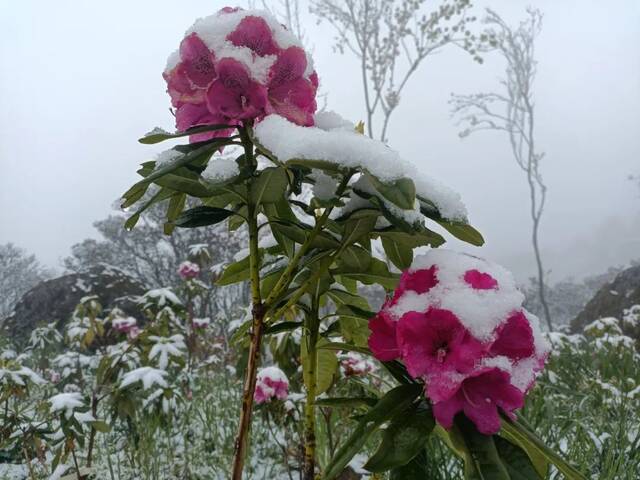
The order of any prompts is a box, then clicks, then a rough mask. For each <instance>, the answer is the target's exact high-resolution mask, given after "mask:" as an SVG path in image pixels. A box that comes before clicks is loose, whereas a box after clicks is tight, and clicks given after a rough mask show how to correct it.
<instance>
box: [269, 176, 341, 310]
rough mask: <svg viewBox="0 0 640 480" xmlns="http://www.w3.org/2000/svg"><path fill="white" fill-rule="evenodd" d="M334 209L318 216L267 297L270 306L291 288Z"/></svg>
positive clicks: (339, 193)
mask: <svg viewBox="0 0 640 480" xmlns="http://www.w3.org/2000/svg"><path fill="white" fill-rule="evenodd" d="M352 176H353V171H350V172H349V173H348V174H346V175H345V176H344V177H343V178H342V181H341V182H340V184H339V185H338V187H337V189H336V197H337V198H340V196H341V195H342V194H343V193H344V191H345V189H346V188H347V185H348V184H349V180H350V179H351V177H352ZM332 211H333V207H328V208H326V209H325V210H324V212H323V213H322V215H321V216H320V218H318V220H317V221H316V224H315V225H314V227H313V230H311V232H310V233H309V236H308V237H307V238H306V240H305V242H304V243H303V244H302V245H301V246H300V248H299V249H298V251H297V252H296V254H295V255H294V256H293V258H292V259H291V261H290V262H289V264H288V265H287V268H286V269H285V270H284V272H282V275H281V276H280V278H279V279H278V281H277V282H276V284H275V286H274V287H273V289H272V290H271V293H270V294H269V296H268V297H267V298H266V300H265V304H266V305H268V306H270V305H271V303H272V302H273V301H274V300H275V299H277V298H278V297H279V296H280V295H281V294H282V293H283V292H284V291H285V290H286V289H287V288H289V284H290V283H291V280H292V279H293V273H294V271H295V269H296V268H297V267H298V264H299V263H300V260H301V259H302V257H304V256H305V255H306V254H307V252H308V251H309V248H310V247H311V244H312V242H313V240H314V239H315V238H316V236H317V235H318V234H319V233H320V232H321V231H322V228H323V227H324V225H325V224H326V223H327V220H328V219H329V215H330V214H331V212H332Z"/></svg>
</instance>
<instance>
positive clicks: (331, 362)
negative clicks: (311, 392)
mask: <svg viewBox="0 0 640 480" xmlns="http://www.w3.org/2000/svg"><path fill="white" fill-rule="evenodd" d="M327 343H329V341H328V340H327V339H326V338H320V339H319V340H318V343H317V344H316V372H315V373H316V375H315V377H316V378H315V383H316V394H317V395H320V394H322V393H324V392H326V391H327V390H329V387H330V386H331V384H332V383H333V377H334V375H335V373H336V371H337V370H338V357H337V356H336V353H335V352H334V351H332V350H327V349H323V348H322V346H323V345H326V344H327ZM300 357H301V360H302V372H303V376H304V383H305V385H310V384H311V381H312V377H311V373H310V372H309V371H308V366H309V352H308V349H307V345H306V342H304V341H303V342H302V343H301V344H300Z"/></svg>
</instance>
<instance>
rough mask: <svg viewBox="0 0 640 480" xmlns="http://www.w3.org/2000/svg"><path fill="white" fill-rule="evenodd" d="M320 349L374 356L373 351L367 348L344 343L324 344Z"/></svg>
mask: <svg viewBox="0 0 640 480" xmlns="http://www.w3.org/2000/svg"><path fill="white" fill-rule="evenodd" d="M318 348H322V349H327V350H344V351H345V352H357V353H362V354H364V355H369V356H373V353H371V350H369V349H368V348H367V347H358V346H357V345H351V344H349V343H344V342H330V343H323V344H322V345H321V346H319V347H318Z"/></svg>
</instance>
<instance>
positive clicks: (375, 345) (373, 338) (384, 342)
mask: <svg viewBox="0 0 640 480" xmlns="http://www.w3.org/2000/svg"><path fill="white" fill-rule="evenodd" d="M369 330H371V335H370V336H369V348H370V349H371V352H373V355H374V356H375V357H376V358H377V359H378V360H381V361H383V362H388V361H391V360H395V359H396V358H398V356H399V355H400V352H399V350H398V344H397V342H396V322H395V321H393V319H392V318H391V317H389V316H388V315H387V314H385V313H384V312H380V313H378V315H376V316H375V317H373V318H372V319H371V320H369Z"/></svg>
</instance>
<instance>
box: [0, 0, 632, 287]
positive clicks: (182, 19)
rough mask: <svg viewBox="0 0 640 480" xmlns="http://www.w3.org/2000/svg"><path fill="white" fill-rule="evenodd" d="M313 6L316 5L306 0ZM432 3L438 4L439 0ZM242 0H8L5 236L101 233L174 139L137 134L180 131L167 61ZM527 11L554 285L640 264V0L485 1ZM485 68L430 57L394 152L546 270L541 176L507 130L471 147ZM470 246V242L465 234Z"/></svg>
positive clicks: (394, 139)
mask: <svg viewBox="0 0 640 480" xmlns="http://www.w3.org/2000/svg"><path fill="white" fill-rule="evenodd" d="M302 3H303V4H304V3H306V0H302ZM427 3H429V2H427ZM225 4H226V3H225V2H220V1H211V0H209V1H200V0H197V1H196V0H185V1H180V2H177V1H175V0H173V1H168V0H135V1H123V0H110V1H102V2H97V1H91V2H89V1H84V2H82V1H78V0H75V1H71V0H68V1H57V0H41V1H35V0H20V1H11V0H0V243H5V242H9V241H11V242H14V243H16V244H18V245H20V246H22V247H24V248H26V249H27V250H29V251H31V252H34V253H36V254H37V255H38V256H39V257H40V258H41V259H42V260H43V261H44V262H46V263H47V264H49V265H52V266H58V265H59V263H60V259H61V258H62V257H64V256H66V255H67V254H68V253H69V248H70V246H71V245H72V244H74V243H76V242H79V241H81V240H82V239H84V238H86V237H88V236H95V235H96V234H95V231H94V229H93V227H92V222H93V221H95V220H97V219H100V218H103V217H105V216H106V215H107V214H109V212H110V209H111V206H112V204H113V203H114V201H115V200H116V199H117V198H118V196H119V195H120V194H121V193H122V192H123V191H124V190H125V189H126V188H127V187H128V186H129V185H130V184H131V183H132V182H133V181H135V179H136V177H135V170H136V166H137V165H138V163H140V162H142V161H144V160H145V159H148V157H150V156H152V155H153V154H154V153H155V152H157V151H158V148H154V147H149V146H143V145H139V144H138V143H137V142H136V139H137V138H138V137H139V135H140V134H142V133H144V132H146V131H148V130H150V129H151V128H152V127H154V126H162V127H165V128H172V127H173V125H172V117H171V115H170V114H169V111H168V107H169V99H168V97H167V95H166V93H165V85H164V81H163V79H162V77H161V71H162V69H163V68H164V65H165V60H166V57H167V55H168V54H169V53H170V52H171V51H173V50H174V49H175V48H176V47H177V45H178V42H179V40H180V38H181V35H182V34H183V32H184V31H185V30H186V28H187V27H189V26H190V25H191V23H192V22H193V20H194V19H195V18H196V17H200V16H205V15H208V14H210V13H212V12H214V11H215V10H217V9H218V8H220V7H222V6H224V5H225ZM475 4H476V8H477V9H478V12H479V13H481V9H482V8H484V7H487V6H490V7H491V8H493V9H494V10H496V11H498V12H499V13H501V14H502V15H503V16H504V17H505V18H506V19H507V20H509V21H517V20H518V19H519V18H522V16H523V15H524V13H525V8H526V6H527V5H528V4H532V5H533V6H535V7H538V8H540V9H541V10H542V11H543V12H544V14H545V18H544V26H543V32H542V34H541V35H540V37H539V41H538V45H537V51H538V60H539V66H538V70H539V74H538V78H537V83H536V86H535V90H536V106H537V114H538V116H537V125H538V145H539V146H540V147H541V148H542V149H543V150H544V151H545V152H546V156H545V159H544V165H543V167H542V172H543V175H544V177H545V180H546V182H547V184H548V187H549V198H548V208H547V211H546V213H545V217H544V219H543V225H542V232H541V236H542V246H543V254H544V255H545V257H546V259H547V266H548V267H549V268H551V269H552V271H553V273H554V278H561V277H563V276H567V275H573V276H581V275H584V274H589V273H599V272H600V271H603V270H605V269H606V268H607V267H608V266H609V265H615V264H622V263H624V262H627V261H629V260H630V259H631V258H638V257H640V189H638V188H637V187H636V186H634V184H633V183H632V182H630V181H629V180H627V176H628V175H629V174H630V173H638V174H640V2H639V1H638V0H626V1H625V0H610V1H607V2H603V1H596V0H540V1H532V2H524V1H520V0H487V1H480V0H478V1H476V2H475ZM306 18H307V20H308V21H307V22H306V24H307V36H308V40H309V42H310V43H312V44H313V45H314V56H315V60H316V67H317V71H318V73H319V75H320V78H321V82H322V88H323V91H324V92H326V93H328V108H329V109H332V110H336V111H338V112H339V113H341V114H342V115H343V116H345V117H347V118H351V119H353V120H359V119H361V118H362V117H363V114H362V111H363V106H362V100H361V84H360V82H359V77H358V71H357V64H356V62H355V61H354V59H353V57H351V56H348V55H345V56H340V55H339V54H336V53H334V52H333V50H332V48H331V46H332V38H333V33H332V31H331V28H330V27H329V26H328V25H326V24H321V25H320V26H317V25H316V23H315V21H314V20H313V19H312V18H311V17H308V16H307V17H306ZM502 68H503V65H502V63H501V62H500V60H499V59H498V58H497V57H489V58H487V61H486V63H485V64H484V65H482V66H480V65H477V64H475V63H473V62H472V61H471V60H470V59H469V57H468V56H466V55H465V54H463V53H462V52H460V51H456V50H454V49H449V50H445V51H443V52H441V53H440V54H438V55H437V56H435V57H433V58H429V59H428V60H427V61H426V62H425V63H424V64H423V65H422V67H421V69H420V70H419V72H418V73H417V74H416V75H415V76H414V77H413V79H412V81H411V83H410V85H409V88H408V89H407V90H406V92H405V93H404V95H403V97H402V99H401V106H400V107H399V109H398V111H397V113H396V115H395V117H394V119H393V121H392V126H391V130H390V143H391V146H392V147H394V148H395V149H397V150H399V151H400V152H401V154H403V156H405V157H406V158H408V159H410V160H412V161H414V162H415V163H417V164H418V165H419V166H420V167H421V168H423V169H424V171H425V172H427V173H429V174H430V175H432V176H434V177H436V178H439V179H440V180H442V181H443V182H445V183H447V184H448V185H450V186H451V187H453V188H455V189H456V190H458V191H459V192H460V193H461V194H462V196H463V198H464V200H465V203H466V204H467V206H468V209H469V212H470V215H471V220H472V222H473V223H474V225H476V226H477V227H478V228H479V229H480V230H481V231H482V232H483V233H484V234H485V237H486V240H487V246H486V247H483V248H482V249H480V250H476V253H477V254H480V255H484V256H487V257H491V258H493V259H495V260H497V261H499V262H501V263H503V264H505V265H506V266H508V267H509V268H511V269H513V270H515V271H516V273H517V274H518V276H519V277H520V278H521V279H523V278H524V277H526V275H528V274H529V273H530V272H532V255H531V253H530V247H529V237H530V222H529V219H528V216H527V208H528V204H527V198H528V197H527V190H526V184H525V179H524V178H523V176H522V174H521V172H520V171H519V170H518V168H517V167H516V166H515V164H514V163H513V161H512V160H511V158H510V156H509V150H508V144H507V141H506V138H505V137H504V136H503V135H501V134H500V133H485V132H483V133H479V134H476V135H474V136H472V137H470V138H467V139H465V140H464V141H463V140H460V139H459V138H458V136H457V131H458V130H457V128H456V127H455V125H454V124H453V122H452V120H451V119H450V118H449V115H448V105H447V100H448V97H449V95H450V93H451V92H458V93H472V92H476V91H482V90H487V89H492V88H497V87H498V78H499V76H500V74H501V70H502ZM455 246H456V247H458V245H457V244H455Z"/></svg>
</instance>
